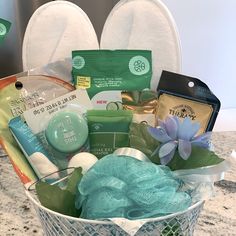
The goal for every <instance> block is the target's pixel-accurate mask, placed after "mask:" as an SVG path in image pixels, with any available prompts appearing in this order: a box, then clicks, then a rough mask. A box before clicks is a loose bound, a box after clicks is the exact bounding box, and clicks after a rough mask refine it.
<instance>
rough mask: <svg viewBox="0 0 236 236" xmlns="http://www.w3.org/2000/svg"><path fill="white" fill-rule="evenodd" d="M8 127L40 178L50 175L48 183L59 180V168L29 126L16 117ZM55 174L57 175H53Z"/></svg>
mask: <svg viewBox="0 0 236 236" xmlns="http://www.w3.org/2000/svg"><path fill="white" fill-rule="evenodd" d="M8 126H9V128H10V131H11V133H12V135H13V136H14V138H15V140H16V142H17V143H18V145H19V146H20V148H21V150H22V152H23V153H24V155H25V157H26V158H27V160H28V161H29V163H30V165H31V167H32V169H33V170H34V171H35V173H36V175H37V176H38V178H42V177H45V176H46V175H50V179H47V178H46V181H47V182H51V181H52V180H55V179H58V178H59V174H58V173H57V172H58V168H57V167H56V166H55V165H54V164H53V163H52V162H51V161H50V160H49V158H48V157H49V154H48V152H47V151H46V150H45V148H44V147H43V145H42V143H41V142H40V141H39V140H38V138H37V137H36V136H35V135H34V134H33V133H32V131H31V129H30V128H29V127H28V126H27V124H26V123H25V122H23V121H22V119H21V118H20V117H15V118H13V119H11V120H10V122H9V123H8ZM54 172H56V173H55V174H52V173H54ZM51 174H52V175H51Z"/></svg>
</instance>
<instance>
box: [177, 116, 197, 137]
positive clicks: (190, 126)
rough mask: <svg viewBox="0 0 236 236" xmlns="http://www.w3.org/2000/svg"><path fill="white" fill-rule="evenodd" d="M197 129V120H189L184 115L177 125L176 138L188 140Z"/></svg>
mask: <svg viewBox="0 0 236 236" xmlns="http://www.w3.org/2000/svg"><path fill="white" fill-rule="evenodd" d="M199 129H200V124H199V123H198V122H191V119H190V118H189V117H186V118H184V120H183V122H182V123H181V124H180V126H179V130H178V138H179V139H183V140H188V141H189V140H191V139H192V138H193V137H194V136H195V135H196V133H197V132H198V130H199Z"/></svg>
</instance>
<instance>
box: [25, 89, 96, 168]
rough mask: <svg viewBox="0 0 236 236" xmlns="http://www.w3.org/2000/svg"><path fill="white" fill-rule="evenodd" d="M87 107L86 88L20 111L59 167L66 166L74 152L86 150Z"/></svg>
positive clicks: (89, 106) (88, 102) (88, 100)
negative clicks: (22, 111)
mask: <svg viewBox="0 0 236 236" xmlns="http://www.w3.org/2000/svg"><path fill="white" fill-rule="evenodd" d="M87 109H92V104H91V101H90V99H89V97H88V94H87V91H86V90H84V89H78V90H75V91H72V92H70V93H67V94H65V95H63V96H61V97H58V98H56V99H54V100H51V101H50V102H47V103H45V104H43V105H42V106H39V107H36V108H34V109H30V110H27V111H25V112H24V118H25V120H26V122H27V124H28V125H29V127H30V128H31V130H32V131H33V133H34V134H35V135H37V137H38V138H39V139H40V141H41V142H42V143H43V145H44V147H45V149H47V150H48V152H49V153H50V154H51V155H52V159H53V163H54V164H56V166H58V167H59V168H60V169H63V168H67V165H68V161H69V159H70V158H71V157H72V156H73V155H75V154H76V153H78V152H84V151H88V150H89V143H88V126H87V121H86V118H85V114H86V111H87Z"/></svg>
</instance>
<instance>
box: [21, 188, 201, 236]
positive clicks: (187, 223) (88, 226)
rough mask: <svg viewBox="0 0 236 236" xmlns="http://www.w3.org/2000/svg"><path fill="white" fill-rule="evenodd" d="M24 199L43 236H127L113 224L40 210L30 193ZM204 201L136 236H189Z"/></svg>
mask: <svg viewBox="0 0 236 236" xmlns="http://www.w3.org/2000/svg"><path fill="white" fill-rule="evenodd" d="M26 195H27V196H28V198H29V199H30V201H31V202H32V203H33V206H34V208H35V210H36V213H37V215H38V217H39V220H40V222H41V224H42V228H43V232H44V234H45V235H46V236H61V235H63V236H129V235H130V234H128V233H127V232H126V231H124V230H123V229H122V228H120V227H119V226H118V225H117V224H115V223H113V222H112V221H108V220H106V221H98V220H87V219H81V218H75V217H70V216H66V215H63V214H60V213H57V212H54V211H52V210H50V209H47V208H45V207H44V206H42V205H41V204H40V203H39V201H38V199H37V196H35V194H34V193H32V192H31V191H26ZM203 205H204V201H199V202H197V203H195V204H194V205H192V206H191V207H189V208H188V209H187V210H185V211H182V212H178V213H174V214H170V215H167V216H164V217H157V218H152V219H148V220H147V221H146V222H145V223H144V224H143V225H142V226H141V227H140V228H139V230H138V231H137V232H136V233H135V234H132V235H135V236H191V235H193V232H194V228H195V226H196V223H197V219H198V217H199V215H200V212H201V210H202V208H203Z"/></svg>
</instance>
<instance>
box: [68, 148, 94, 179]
mask: <svg viewBox="0 0 236 236" xmlns="http://www.w3.org/2000/svg"><path fill="white" fill-rule="evenodd" d="M97 161H98V159H97V157H96V156H94V155H93V154H92V153H89V152H80V153H78V154H76V155H74V156H73V157H72V158H71V159H70V161H69V164H68V167H82V173H83V174H85V173H86V172H87V171H88V170H89V169H90V168H91V167H92V166H93V165H94V164H95V163H96V162H97Z"/></svg>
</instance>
